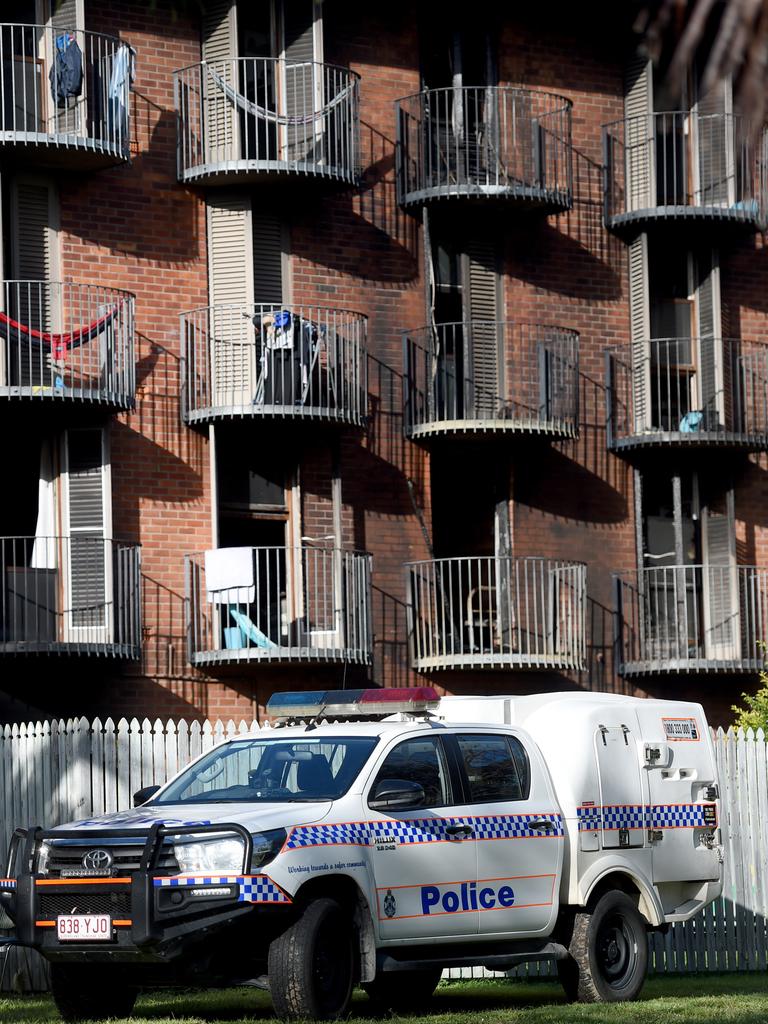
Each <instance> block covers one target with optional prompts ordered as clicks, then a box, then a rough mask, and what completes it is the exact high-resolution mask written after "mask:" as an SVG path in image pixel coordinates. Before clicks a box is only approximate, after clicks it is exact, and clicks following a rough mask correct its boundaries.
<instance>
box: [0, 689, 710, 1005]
mask: <svg viewBox="0 0 768 1024" xmlns="http://www.w3.org/2000/svg"><path fill="white" fill-rule="evenodd" d="M268 712H269V714H270V716H271V718H272V720H273V723H276V726H277V727H273V728H271V729H264V730H262V731H261V732H259V733H257V734H253V735H249V736H245V737H242V738H238V739H233V740H230V741H228V742H226V743H223V744H221V745H220V746H217V747H215V748H214V749H212V750H210V751H208V752H207V753H205V754H203V755H202V756H200V757H199V758H197V760H195V761H193V762H192V763H191V764H190V765H189V766H188V767H187V768H185V769H184V770H183V771H182V772H181V773H180V774H178V775H177V776H176V777H175V778H174V779H172V780H171V781H170V782H168V783H166V784H165V785H164V786H162V787H160V788H159V789H158V788H157V787H151V788H150V789H147V790H143V791H141V792H139V793H137V794H136V796H135V798H134V800H135V803H136V805H137V806H135V807H134V809H133V810H128V811H125V812H124V813H119V814H108V815H103V816H101V817H98V818H93V819H88V820H85V821H77V822H74V823H72V824H68V825H64V826H61V827H58V828H53V829H47V830H44V829H42V828H29V829H17V830H16V832H15V834H14V838H13V841H12V844H11V849H10V851H9V858H8V865H7V871H6V874H7V876H8V877H7V878H5V879H4V880H2V881H0V887H1V888H2V892H3V904H4V906H5V907H6V908H7V909H8V911H9V913H10V914H11V916H12V918H13V919H14V921H15V926H16V934H17V937H18V939H19V941H21V942H22V943H26V944H27V945H29V946H31V947H33V948H34V949H37V950H39V951H40V952H41V953H42V954H43V956H45V957H46V958H47V959H48V960H49V961H50V964H51V978H52V987H53V994H54V998H55V1000H56V1003H57V1006H58V1008H59V1010H60V1011H61V1013H62V1015H63V1016H64V1018H65V1019H67V1020H78V1019H81V1018H91V1017H102V1016H123V1015H127V1014H129V1013H130V1012H131V1009H132V1007H133V1003H134V999H135V995H136V991H137V990H138V989H140V988H141V987H143V986H157V985H161V986H162V985H168V986H172V985H185V986H189V985H193V986H200V987H202V986H210V985H226V984H232V983H238V982H247V981H250V982H251V983H255V984H258V985H261V986H262V987H268V989H269V992H270V993H271V996H272V1000H273V1003H274V1007H275V1010H276V1011H277V1013H278V1014H279V1015H280V1016H281V1017H310V1018H316V1019H330V1018H335V1017H339V1016H341V1015H343V1014H344V1013H345V1011H346V1009H347V1007H348V1005H349V1000H350V995H351V992H352V988H353V986H354V985H355V984H356V983H361V984H362V985H363V987H364V988H365V989H366V991H367V992H368V994H369V995H370V996H371V998H372V999H374V1000H376V1001H377V1002H378V1003H379V1004H380V1005H382V1006H388V1007H394V1008H400V1009H403V1008H414V1007H416V1006H417V1005H418V1004H419V1003H423V1002H424V1000H426V999H428V998H429V996H430V995H431V994H432V992H433V991H434V989H435V987H436V985H437V983H438V981H439V979H440V975H441V972H442V971H443V969H444V968H446V967H454V966H460V965H483V966H485V967H487V968H490V969H491V970H494V971H507V970H509V969H511V968H513V967H514V966H515V965H517V964H519V963H521V962H523V961H529V960H541V959H554V960H555V961H556V962H557V967H558V971H559V976H560V979H561V981H562V983H563V985H564V987H565V990H566V993H567V994H568V996H569V997H570V998H572V999H579V1000H583V1001H587V1002H594V1001H601V1000H606V1001H607V1000H625V999H632V998H633V997H635V996H636V995H637V994H638V992H639V991H640V988H641V986H642V984H643V981H644V978H645V974H646V966H647V955H648V954H647V935H646V933H647V931H648V930H649V929H665V928H667V927H668V926H669V924H670V923H671V922H674V921H684V920H686V919H687V918H689V917H691V916H692V915H693V914H695V913H696V912H697V911H698V910H700V909H701V908H702V907H703V906H705V904H707V903H709V902H710V901H711V900H713V899H715V898H716V897H717V896H718V895H719V894H720V891H721V888H722V872H723V866H722V861H723V856H722V846H721V841H720V831H719V794H718V784H717V772H716V766H715V759H714V752H713V746H712V741H711V737H710V733H709V729H708V727H707V722H706V719H705V717H704V712H703V710H702V708H701V706H700V705H698V704H690V703H682V702H677V701H660V700H640V699H634V698H629V697H620V696H614V695H605V694H583V693H582V694H575V693H557V694H546V695H539V696H530V697H474V698H473V697H448V698H443V699H439V698H438V696H437V694H436V693H435V691H434V690H432V689H431V688H429V687H416V688H412V689H406V690H396V689H390V690H363V691H334V692H320V693H317V692H315V693H285V694H276V695H275V696H274V697H273V698H272V700H271V701H270V703H269V706H268Z"/></svg>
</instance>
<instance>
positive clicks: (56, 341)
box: [0, 281, 136, 409]
mask: <svg viewBox="0 0 768 1024" xmlns="http://www.w3.org/2000/svg"><path fill="white" fill-rule="evenodd" d="M0 301H2V310H1V311H0V400H2V399H3V398H10V399H34V400H37V401H49V402H54V401H56V402H83V403H88V404H91V403H97V404H101V405H107V406H110V407H112V408H114V409H131V408H133V406H134V401H135V393H136V357H135V347H134V301H135V300H134V296H133V295H131V294H130V293H129V292H124V291H120V290H119V289H116V288H103V287H101V286H100V285H91V284H72V283H70V282H69V281H64V282H61V281H3V282H2V283H0Z"/></svg>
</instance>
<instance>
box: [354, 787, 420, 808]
mask: <svg viewBox="0 0 768 1024" xmlns="http://www.w3.org/2000/svg"><path fill="white" fill-rule="evenodd" d="M426 799H427V797H426V794H425V792H424V787H423V786H422V785H421V784H420V783H418V782H410V781H408V780H407V779H381V781H380V782H377V783H376V788H375V789H374V791H373V793H372V794H371V797H370V799H369V801H368V806H369V807H370V808H371V810H373V811H412V810H415V809H416V808H417V807H423V806H424V804H425V803H426Z"/></svg>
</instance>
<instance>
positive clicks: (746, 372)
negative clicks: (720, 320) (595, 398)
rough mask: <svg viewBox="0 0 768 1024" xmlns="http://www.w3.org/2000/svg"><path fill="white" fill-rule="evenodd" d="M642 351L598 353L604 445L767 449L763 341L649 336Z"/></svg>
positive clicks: (767, 370)
mask: <svg viewBox="0 0 768 1024" xmlns="http://www.w3.org/2000/svg"><path fill="white" fill-rule="evenodd" d="M642 352H643V356H642V359H640V360H636V362H635V364H634V365H633V361H632V352H631V350H630V348H629V347H627V348H623V349H616V350H612V351H610V352H607V353H606V406H607V409H606V416H607V435H608V447H609V448H611V449H612V450H614V451H628V450H631V449H639V448H642V447H648V446H662V447H670V446H677V447H691V448H694V447H720V448H740V449H744V450H747V451H759V450H763V449H766V448H768V345H766V344H765V343H763V342H757V341H745V340H743V339H728V338H722V339H721V338H654V339H652V340H650V341H646V342H645V343H644V344H643V345H642ZM699 367H700V368H701V369H699Z"/></svg>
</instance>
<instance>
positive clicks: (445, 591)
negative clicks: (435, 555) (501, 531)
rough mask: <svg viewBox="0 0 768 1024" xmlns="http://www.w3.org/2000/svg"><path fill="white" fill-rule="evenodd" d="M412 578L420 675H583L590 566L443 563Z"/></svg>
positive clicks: (415, 571)
mask: <svg viewBox="0 0 768 1024" xmlns="http://www.w3.org/2000/svg"><path fill="white" fill-rule="evenodd" d="M406 573H407V580H408V609H409V635H410V643H411V663H412V665H413V667H414V668H416V669H446V668H484V667H485V668H549V669H563V670H568V669H574V670H578V669H581V668H583V666H584V659H585V651H586V639H585V622H586V599H587V589H586V586H587V585H586V567H585V566H584V565H582V564H580V563H576V562H563V561H558V560H554V559H547V558H501V557H492V556H489V557H474V558H440V559H433V560H432V561H425V562H411V563H409V564H407V565H406Z"/></svg>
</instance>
